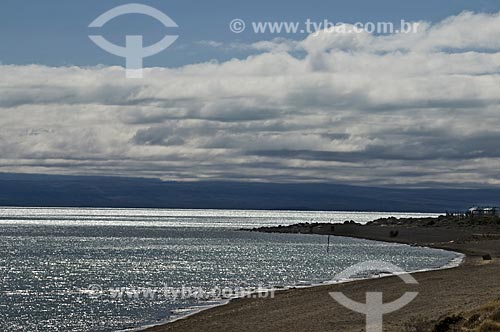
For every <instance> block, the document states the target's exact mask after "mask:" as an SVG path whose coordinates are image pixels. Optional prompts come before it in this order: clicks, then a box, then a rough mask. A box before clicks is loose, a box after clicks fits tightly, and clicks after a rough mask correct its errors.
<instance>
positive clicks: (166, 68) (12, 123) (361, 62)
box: [0, 0, 500, 187]
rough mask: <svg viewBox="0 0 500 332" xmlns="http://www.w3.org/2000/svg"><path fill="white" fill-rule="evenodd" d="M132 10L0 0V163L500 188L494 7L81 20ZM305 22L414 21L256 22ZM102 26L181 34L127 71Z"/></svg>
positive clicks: (163, 4)
mask: <svg viewBox="0 0 500 332" xmlns="http://www.w3.org/2000/svg"><path fill="white" fill-rule="evenodd" d="M128 3H129V2H127V1H115V0H107V1H102V0H99V1H94V0H87V1H67V0H53V1H51V0H48V1H24V0H16V1H13V0H4V1H2V4H1V5H0V6H1V7H0V8H1V10H0V112H1V114H2V117H1V120H0V172H22V173H44V174H79V175H86V174H88V175H120V176H138V177H155V178H161V179H165V180H180V181H187V180H208V179H210V180H214V179H216V180H232V181H261V182H262V181H263V182H328V183H347V184H363V185H384V186H386V185H387V186H391V185H406V186H417V187H433V186H443V185H452V184H453V185H456V184H463V185H464V186H498V185H499V184H500V170H499V169H498V167H497V165H498V164H499V161H500V147H499V145H498V141H499V139H500V129H499V128H500V126H499V124H500V113H499V111H500V97H499V94H498V91H499V87H500V76H499V71H500V14H499V13H500V2H498V1H497V0H478V1H462V0H453V1H451V0H446V1H428V0H424V1H392V0H390V1H389V0H385V1H376V2H375V1H366V0H363V1H307V2H303V1H297V2H290V1H272V2H270V1H261V0H257V1H252V2H242V1H222V0H215V1H187V0H183V1H135V2H134V3H142V4H147V5H149V6H152V7H154V8H156V9H158V10H160V11H161V12H163V13H165V14H167V15H168V16H169V17H170V18H171V19H172V20H174V21H175V22H176V23H177V25H178V27H176V28H172V27H169V28H167V27H164V26H163V25H162V24H161V23H160V22H159V21H157V20H155V19H154V18H151V17H148V16H145V15H132V14H131V15H126V16H122V17H117V18H115V19H113V20H111V21H109V22H108V23H107V24H106V25H105V26H103V27H102V28H89V24H90V23H91V22H92V21H93V20H94V19H95V18H97V17H98V16H99V15H101V14H102V13H104V12H106V11H107V10H109V9H112V8H114V7H116V6H118V5H123V4H128ZM234 19H242V20H244V21H245V23H246V30H245V31H243V32H241V33H234V32H232V31H231V29H230V22H231V21H232V20H234ZM308 19H309V20H311V21H313V22H323V21H324V20H328V21H329V22H333V23H345V24H348V25H345V26H347V27H350V25H349V24H354V23H356V22H365V23H366V22H375V23H377V22H393V23H394V24H396V25H397V24H399V22H400V21H401V20H405V21H406V22H416V23H418V30H416V31H415V32H414V33H406V34H405V33H395V34H386V33H377V32H374V33H371V32H369V31H360V32H359V33H355V34H352V33H350V34H349V33H341V32H333V33H332V31H321V30H320V31H313V32H311V33H310V34H308V33H301V32H297V33H279V34H278V33H274V34H273V33H269V32H268V33H255V32H254V31H252V28H253V25H252V23H253V22H299V23H300V24H301V27H302V24H303V22H305V21H306V20H308ZM345 26H344V27H345ZM95 34H99V35H102V36H103V37H105V38H106V39H108V40H109V41H110V42H112V43H115V44H118V45H124V42H125V36H126V35H143V36H144V44H145V45H151V44H154V43H156V42H157V41H159V40H161V39H162V38H163V37H164V36H165V35H166V34H170V35H178V36H179V37H178V39H177V40H176V41H175V42H174V43H173V45H172V46H170V47H168V48H167V49H166V50H164V51H163V52H160V53H158V54H156V55H153V56H151V57H148V58H145V59H144V66H145V67H146V68H145V70H144V77H143V78H141V79H130V78H126V76H125V72H124V68H123V66H124V65H125V59H124V58H122V57H119V56H116V55H113V54H110V53H107V52H106V51H104V50H102V49H101V48H99V47H98V46H97V45H95V44H94V43H93V42H92V41H91V40H90V39H89V37H88V36H89V35H95Z"/></svg>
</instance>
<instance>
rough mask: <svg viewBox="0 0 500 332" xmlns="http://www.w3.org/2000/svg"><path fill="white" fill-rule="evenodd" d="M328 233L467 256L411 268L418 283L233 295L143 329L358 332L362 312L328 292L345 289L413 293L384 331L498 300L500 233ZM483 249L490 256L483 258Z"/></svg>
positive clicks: (391, 295) (349, 228)
mask: <svg viewBox="0 0 500 332" xmlns="http://www.w3.org/2000/svg"><path fill="white" fill-rule="evenodd" d="M334 228H335V229H334V231H333V232H331V231H329V233H332V234H335V235H338V236H350V237H357V238H365V239H372V240H380V241H388V242H399V243H410V244H416V245H426V246H431V247H436V248H443V249H448V250H454V251H458V252H461V253H464V254H466V255H467V257H466V259H465V262H464V263H463V264H462V265H461V266H460V267H457V268H453V269H447V270H439V271H430V272H420V273H414V274H413V276H414V277H415V278H416V279H417V281H418V282H419V284H418V285H406V284H404V283H403V282H402V281H401V279H400V278H398V277H387V278H379V279H370V280H362V281H355V282H350V283H344V284H337V285H325V286H317V287H311V288H302V289H291V290H286V291H280V292H277V293H276V296H275V298H272V299H236V300H233V301H231V302H230V303H229V304H227V305H224V306H219V307H215V308H212V309H208V310H205V311H202V312H200V313H197V314H195V315H192V316H190V317H187V318H185V319H181V320H178V321H175V322H172V323H169V324H165V325H161V326H156V327H152V328H149V329H147V331H179V332H203V331H207V332H214V331H224V332H229V331H231V332H232V331H234V332H245V331H249V332H250V331H251V332H256V331H276V332H281V331H283V332H285V331H286V332H290V331H297V332H306V331H308V332H309V331H311V332H323V331H324V332H326V331H328V332H332V331H338V332H351V331H352V332H359V331H364V329H365V317H364V316H363V315H362V314H358V313H355V312H352V311H350V310H348V309H346V308H344V307H342V306H341V305H339V304H338V303H337V302H336V301H334V300H333V299H332V298H331V297H330V295H329V292H339V291H340V292H343V293H345V295H346V296H348V297H350V298H352V299H353V300H356V301H358V302H365V293H366V292H375V291H377V292H379V291H380V292H383V293H384V302H389V301H392V300H396V299H397V298H399V297H400V296H401V295H403V294H404V292H406V291H416V292H419V295H418V297H417V298H416V299H415V300H414V301H413V302H411V303H410V304H409V305H408V306H406V307H404V308H402V309H400V310H399V311H396V312H394V313H391V314H388V315H386V316H384V331H391V332H392V331H394V332H403V331H405V325H406V324H408V323H410V322H415V321H417V320H419V319H425V320H438V319H440V318H442V317H444V316H449V315H451V314H456V313H460V312H467V311H470V310H473V309H476V308H478V307H479V306H481V305H484V304H486V303H487V302H489V301H493V300H497V299H499V298H500V262H499V259H498V258H499V257H500V239H496V238H495V237H493V238H492V237H486V236H483V235H482V234H476V233H475V232H476V230H474V229H465V230H464V229H441V228H438V229H436V228H432V229H427V228H420V227H408V228H402V227H397V228H394V229H397V230H398V232H399V234H398V236H397V238H393V237H391V236H390V232H391V230H393V229H392V228H391V227H384V226H359V225H335V226H334ZM485 254H489V255H491V256H492V258H493V259H492V260H487V261H485V260H483V258H482V257H481V256H482V255H485Z"/></svg>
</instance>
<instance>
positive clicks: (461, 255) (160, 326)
mask: <svg viewBox="0 0 500 332" xmlns="http://www.w3.org/2000/svg"><path fill="white" fill-rule="evenodd" d="M340 225H341V224H338V225H335V226H336V227H337V226H340ZM360 227H364V226H360ZM245 231H247V230H245ZM253 231H255V230H253ZM312 234H313V235H323V236H327V235H333V236H336V237H348V238H356V239H364V240H370V241H376V242H383V243H396V244H401V245H408V246H412V245H415V244H414V243H408V242H404V241H398V240H396V239H394V240H388V239H384V240H381V239H373V238H371V237H366V236H352V235H336V234H322V233H312ZM417 246H420V247H426V248H429V249H435V250H443V251H448V252H453V253H455V254H457V257H455V258H454V259H452V260H450V261H449V262H448V263H447V264H446V265H443V266H441V267H438V268H429V269H421V270H417V271H412V272H409V273H410V274H412V275H414V274H419V273H433V272H439V271H443V270H453V269H457V268H460V267H462V266H464V265H467V264H468V262H469V260H470V259H473V258H475V257H477V254H472V253H470V252H468V251H467V250H461V249H459V248H450V247H447V246H439V245H434V244H425V245H421V244H418V245H417ZM391 277H394V275H391V274H387V275H375V276H372V277H367V278H360V279H348V280H344V281H336V282H329V281H325V282H321V283H316V284H314V283H311V284H308V285H294V286H287V287H284V288H279V289H274V291H275V292H280V293H282V292H294V291H296V290H301V289H313V288H322V287H328V286H336V285H340V284H350V283H356V282H360V281H362V282H370V281H375V280H382V279H386V278H391ZM246 300H250V299H249V298H248V297H239V298H232V299H226V300H223V301H221V303H218V304H213V305H208V306H201V308H200V309H195V308H194V309H193V312H189V313H188V314H186V315H181V316H178V317H175V318H173V319H168V320H166V321H164V322H160V323H154V324H148V325H147V326H142V327H138V328H136V329H133V330H121V331H123V332H124V331H137V332H140V331H145V332H148V331H150V332H154V331H170V329H169V327H170V326H171V325H172V324H174V323H177V322H180V321H186V320H189V319H190V318H192V317H195V316H196V315H199V314H203V313H204V312H207V311H210V310H213V309H217V308H223V307H228V306H231V305H232V304H233V303H235V302H238V301H246ZM186 309H188V310H189V308H186ZM200 331H201V330H200ZM224 331H225V330H224Z"/></svg>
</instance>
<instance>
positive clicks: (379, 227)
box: [247, 215, 500, 332]
mask: <svg viewBox="0 0 500 332" xmlns="http://www.w3.org/2000/svg"><path fill="white" fill-rule="evenodd" d="M375 230H376V231H375ZM429 230H432V232H433V233H435V234H434V235H433V236H429V235H430V234H428V231H429ZM247 231H254V232H264V233H292V234H297V233H298V234H318V235H335V236H349V237H358V238H367V239H376V240H383V241H388V242H397V243H406V244H412V245H420V246H429V247H434V248H440V249H448V250H453V251H457V252H462V253H464V254H466V255H468V256H469V257H476V256H481V259H482V260H483V261H491V260H493V259H494V258H498V257H500V217H498V216H470V215H446V216H444V215H442V216H439V217H437V218H400V219H398V218H394V217H390V218H382V219H377V220H374V221H371V222H368V223H367V224H366V225H361V224H359V223H356V222H354V221H352V220H350V221H348V220H347V221H345V222H344V224H331V223H301V224H295V225H289V226H277V227H260V228H255V229H247ZM366 231H368V232H366ZM374 231H375V232H374ZM364 233H365V234H364ZM384 233H385V235H384ZM363 234H364V235H363ZM417 234H418V235H417ZM409 235H411V238H409V237H408V236H409ZM416 235H417V236H416ZM438 238H439V241H437V242H429V240H430V239H438ZM484 241H488V242H490V243H489V244H490V246H488V247H487V248H488V249H489V250H488V249H486V247H481V246H480V245H479V248H478V245H477V244H478V243H482V244H484V243H485V242H484ZM494 242H496V244H497V246H496V247H495V246H493V247H491V244H492V243H494ZM498 295H499V298H498V300H496V301H492V302H489V303H486V304H484V305H483V306H481V307H479V308H477V309H474V310H472V311H468V312H457V313H453V314H450V315H446V316H444V317H440V318H439V319H437V320H429V319H427V318H425V317H418V318H417V319H416V320H415V321H411V322H407V323H406V324H405V328H404V331H405V332H459V331H477V332H495V331H496V332H498V331H500V294H498Z"/></svg>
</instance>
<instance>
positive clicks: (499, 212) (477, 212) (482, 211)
mask: <svg viewBox="0 0 500 332" xmlns="http://www.w3.org/2000/svg"><path fill="white" fill-rule="evenodd" d="M469 215H471V216H473V217H474V216H497V217H500V208H498V207H477V206H475V207H472V208H470V209H469Z"/></svg>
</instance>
